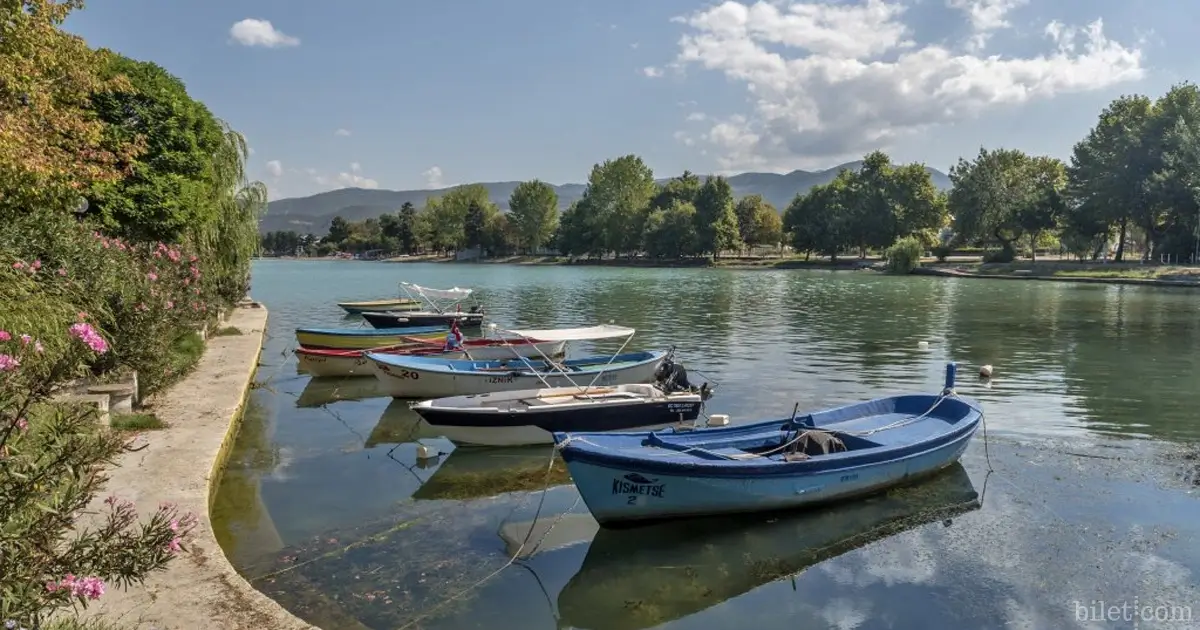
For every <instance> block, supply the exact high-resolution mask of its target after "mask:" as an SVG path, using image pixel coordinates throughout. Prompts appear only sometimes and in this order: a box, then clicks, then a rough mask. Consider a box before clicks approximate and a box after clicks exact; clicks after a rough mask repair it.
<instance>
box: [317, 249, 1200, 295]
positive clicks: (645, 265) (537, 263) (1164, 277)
mask: <svg viewBox="0 0 1200 630" xmlns="http://www.w3.org/2000/svg"><path fill="white" fill-rule="evenodd" d="M316 260H322V259H316ZM362 262H385V263H399V264H411V263H438V264H461V265H514V266H532V267H574V266H580V267H615V268H623V269H729V270H735V271H749V270H755V271H777V270H796V269H808V270H825V271H876V272H882V271H884V269H883V261H882V260H881V259H879V258H866V259H858V258H847V259H842V260H839V261H838V262H837V263H831V262H829V261H828V260H823V259H817V260H807V261H806V260H802V259H789V258H783V259H780V258H762V259H745V258H727V259H722V260H718V261H717V262H716V263H715V264H714V263H712V262H710V261H708V260H705V259H694V260H692V259H688V260H629V259H625V260H613V259H606V260H576V261H569V260H565V259H561V258H555V257H550V256H547V257H530V256H510V257H504V258H488V259H480V260H465V261H456V260H454V259H452V258H447V257H430V256H413V257H406V258H389V259H384V260H373V261H362ZM1158 270H1162V271H1165V273H1163V274H1161V275H1160V276H1156V277H1150V276H1144V275H1138V274H1144V273H1146V272H1148V271H1149V272H1156V271H1158ZM1171 271H1176V272H1177V273H1170V272H1171ZM1047 272H1049V273H1047ZM1056 272H1066V273H1064V274H1062V275H1059V274H1057V273H1056ZM1082 274H1095V275H1082ZM912 275H923V276H934V277H942V278H980V279H991V280H1036V281H1042V282H1073V283H1080V284H1111V285H1136V286H1154V287H1187V288H1200V267H1196V266H1191V267H1187V266H1182V265H1158V264H1141V263H1130V262H1121V263H1113V262H1110V263H1092V262H1076V261H1036V262H1035V261H1022V262H1013V263H981V262H979V261H978V260H976V259H965V260H959V261H955V260H953V258H952V259H951V260H950V261H948V262H941V263H939V262H933V261H922V266H921V267H918V268H916V269H914V270H913V271H912Z"/></svg>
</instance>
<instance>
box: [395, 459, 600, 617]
mask: <svg viewBox="0 0 1200 630" xmlns="http://www.w3.org/2000/svg"><path fill="white" fill-rule="evenodd" d="M556 457H558V449H557V448H553V449H550V461H549V462H548V463H547V464H546V482H545V484H544V485H543V486H542V492H541V497H540V498H539V499H538V506H537V510H536V511H535V512H534V514H533V522H532V523H530V524H529V531H528V532H526V534H525V540H523V541H521V544H520V546H518V547H517V550H516V551H514V552H513V554H512V557H510V558H509V559H508V561H507V562H505V563H504V564H503V565H501V566H500V568H498V569H496V570H495V571H492V572H491V573H489V574H487V575H485V576H483V578H481V579H479V580H478V581H476V582H474V583H473V584H470V585H468V586H467V587H465V588H463V589H462V590H460V591H458V592H457V593H455V594H454V595H451V596H450V597H447V598H446V599H444V600H442V601H441V602H439V603H437V604H435V605H434V606H432V607H431V608H428V609H427V610H426V611H425V612H423V613H421V614H419V615H417V616H416V617H413V618H412V619H410V620H409V621H408V623H406V624H404V625H403V626H400V628H399V630H406V629H407V628H411V627H412V626H413V625H414V624H416V623H417V622H419V621H421V620H422V619H425V618H427V617H429V616H430V615H432V614H433V613H434V611H437V610H438V609H440V608H441V607H443V606H445V605H446V604H449V603H450V602H452V601H454V600H456V599H458V598H460V597H462V596H463V595H466V594H467V593H470V592H471V591H473V590H475V589H477V588H479V587H480V586H483V584H484V583H485V582H487V581H488V580H490V579H492V578H494V577H496V576H497V575H499V574H500V572H501V571H503V570H505V569H507V568H508V567H510V566H512V565H513V563H514V562H516V561H517V558H520V557H521V552H523V551H524V550H525V547H526V546H527V545H528V544H529V539H530V538H533V530H535V529H537V523H538V519H539V518H541V516H542V507H543V506H544V505H545V504H546V494H547V493H548V492H549V491H550V478H551V475H553V474H554V459H555V458H556ZM580 498H581V497H576V498H575V503H573V504H572V505H571V507H570V508H569V509H567V510H566V511H565V512H563V513H561V514H559V515H558V516H557V517H556V518H555V519H554V520H553V521H551V523H550V526H549V527H547V528H546V531H545V532H544V533H543V534H542V537H541V538H539V539H538V541H537V543H536V544H535V545H534V546H533V549H535V550H536V549H537V548H538V547H540V546H541V545H542V543H543V542H544V541H545V540H546V537H547V536H549V535H550V532H551V531H552V530H553V529H554V528H555V526H557V525H558V523H559V522H560V521H562V519H563V518H564V517H565V516H566V515H567V514H570V513H571V511H572V510H574V509H575V506H576V505H579V499H580Z"/></svg>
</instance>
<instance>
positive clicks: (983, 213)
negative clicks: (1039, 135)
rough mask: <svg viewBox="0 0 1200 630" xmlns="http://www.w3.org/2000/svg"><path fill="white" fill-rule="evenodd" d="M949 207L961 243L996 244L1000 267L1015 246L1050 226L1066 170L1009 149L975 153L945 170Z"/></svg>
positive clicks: (1050, 161) (1012, 254)
mask: <svg viewBox="0 0 1200 630" xmlns="http://www.w3.org/2000/svg"><path fill="white" fill-rule="evenodd" d="M950 180H951V181H952V182H953V183H954V187H953V188H952V189H951V191H950V195H949V200H948V202H949V206H950V211H951V213H952V214H953V215H954V221H955V226H954V231H955V232H956V233H958V234H960V235H962V236H963V237H964V238H967V239H974V240H978V241H982V242H994V243H998V244H999V245H1000V247H1001V252H1000V254H999V256H998V257H997V260H1000V261H1011V260H1012V259H1013V258H1015V256H1016V250H1015V247H1014V243H1016V242H1017V240H1018V239H1020V238H1021V237H1022V236H1024V235H1026V234H1030V235H1033V236H1036V234H1037V233H1038V232H1039V231H1041V230H1043V229H1046V228H1048V227H1051V226H1053V225H1054V224H1055V222H1056V220H1057V217H1056V216H1055V214H1057V213H1059V212H1061V209H1062V206H1063V204H1062V200H1061V195H1060V191H1061V190H1062V188H1063V187H1064V185H1065V183H1066V181H1065V180H1066V178H1065V168H1064V166H1063V164H1062V163H1061V162H1059V161H1058V160H1055V159H1053V158H1043V157H1038V158H1035V157H1031V156H1029V155H1026V154H1025V153H1023V152H1021V151H1017V150H1012V149H997V150H992V151H989V150H987V149H980V151H979V155H978V157H976V158H975V160H973V161H971V162H967V161H966V160H963V159H959V161H958V164H956V165H955V166H954V167H953V168H951V169H950Z"/></svg>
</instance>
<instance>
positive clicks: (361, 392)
mask: <svg viewBox="0 0 1200 630" xmlns="http://www.w3.org/2000/svg"><path fill="white" fill-rule="evenodd" d="M382 397H383V393H382V392H381V391H380V390H379V379H375V378H354V377H345V378H316V377H314V378H310V379H309V380H308V383H306V384H305V385H304V389H303V390H302V391H301V392H300V396H299V397H297V398H296V406H297V407H320V406H321V405H327V404H329V403H335V402H338V401H342V400H365V399H367V398H382Z"/></svg>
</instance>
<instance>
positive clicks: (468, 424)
mask: <svg viewBox="0 0 1200 630" xmlns="http://www.w3.org/2000/svg"><path fill="white" fill-rule="evenodd" d="M568 376H569V375H568ZM655 376H656V379H655V383H654V384H645V383H635V384H627V385H614V386H612V387H590V388H584V387H580V386H578V385H576V386H573V387H550V388H542V389H534V390H521V391H509V392H495V393H489V394H475V395H470V396H450V397H447V398H437V399H434V400H422V401H421V402H418V403H414V404H413V405H412V409H413V411H415V412H417V414H418V415H420V416H421V418H422V419H423V420H424V421H425V422H426V423H427V424H428V425H429V426H430V428H431V430H433V431H435V432H437V433H438V434H439V435H441V436H442V437H445V438H446V439H448V440H450V441H452V442H455V443H456V444H469V445H476V446H523V445H531V444H552V443H553V442H554V432H556V431H627V430H633V429H642V430H645V429H651V428H653V429H658V428H665V427H669V426H674V425H685V426H686V425H687V424H688V423H691V424H694V423H695V421H696V419H697V418H698V417H699V416H700V412H701V409H702V408H703V405H704V401H705V400H707V399H708V397H709V394H710V392H711V390H710V389H709V387H708V384H707V383H705V384H704V385H703V386H701V387H698V388H697V387H693V386H692V385H691V384H690V383H688V382H687V372H686V370H684V369H683V366H682V365H679V364H677V363H675V362H673V361H672V360H671V359H670V358H667V359H665V360H664V361H663V362H662V363H661V364H660V368H659V372H658V374H656V375H655Z"/></svg>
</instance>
